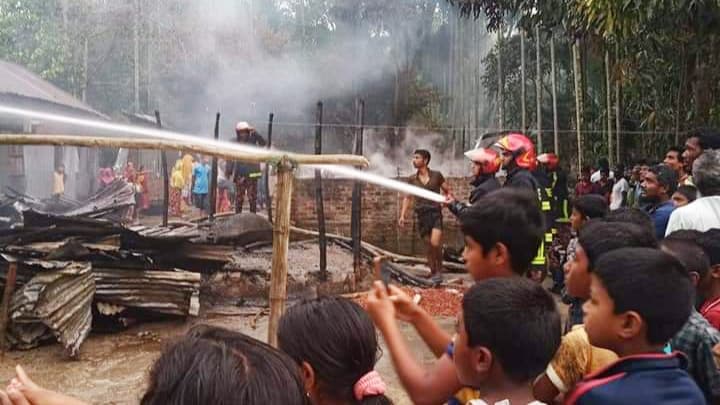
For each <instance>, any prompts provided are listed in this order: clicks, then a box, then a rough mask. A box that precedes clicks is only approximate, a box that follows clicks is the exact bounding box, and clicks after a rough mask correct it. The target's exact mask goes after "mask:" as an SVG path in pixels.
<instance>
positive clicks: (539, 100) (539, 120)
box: [535, 25, 545, 153]
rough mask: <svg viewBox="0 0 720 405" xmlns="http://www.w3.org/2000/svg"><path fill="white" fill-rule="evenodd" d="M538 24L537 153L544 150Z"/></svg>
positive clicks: (537, 29) (536, 79)
mask: <svg viewBox="0 0 720 405" xmlns="http://www.w3.org/2000/svg"><path fill="white" fill-rule="evenodd" d="M541 56H542V55H541V53H540V25H536V26H535V67H536V69H537V70H536V71H535V107H536V110H535V114H536V117H535V118H536V119H537V148H538V153H542V152H545V148H544V145H543V135H542V79H543V76H542V66H541V65H540V57H541Z"/></svg>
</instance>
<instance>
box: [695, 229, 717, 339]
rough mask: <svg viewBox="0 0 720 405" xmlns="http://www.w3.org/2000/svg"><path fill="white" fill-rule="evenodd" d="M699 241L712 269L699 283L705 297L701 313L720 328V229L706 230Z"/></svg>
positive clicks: (701, 292)
mask: <svg viewBox="0 0 720 405" xmlns="http://www.w3.org/2000/svg"><path fill="white" fill-rule="evenodd" d="M697 242H698V244H699V245H700V247H702V248H703V250H704V251H705V254H706V255H707V256H708V258H709V259H710V271H709V272H708V274H707V276H706V277H704V278H703V279H702V280H700V283H699V291H700V294H701V295H702V296H703V298H704V299H705V301H704V302H703V304H702V306H701V307H700V313H701V314H702V316H704V317H705V319H707V320H708V322H710V324H711V325H712V326H714V327H715V329H720V229H711V230H709V231H705V232H704V233H703V234H702V235H700V237H699V238H698V240H697Z"/></svg>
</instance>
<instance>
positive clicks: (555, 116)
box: [550, 32, 560, 156]
mask: <svg viewBox="0 0 720 405" xmlns="http://www.w3.org/2000/svg"><path fill="white" fill-rule="evenodd" d="M550 70H551V73H550V75H551V78H552V107H553V147H554V149H555V154H556V155H558V156H560V143H559V139H558V132H559V126H558V111H557V83H556V79H555V33H554V32H551V33H550Z"/></svg>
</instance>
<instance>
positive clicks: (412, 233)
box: [291, 178, 470, 254]
mask: <svg viewBox="0 0 720 405" xmlns="http://www.w3.org/2000/svg"><path fill="white" fill-rule="evenodd" d="M401 180H406V179H401ZM447 181H448V183H449V184H450V187H451V189H452V191H453V194H455V195H456V196H457V197H458V198H459V199H462V200H466V199H467V197H468V195H469V193H470V185H469V184H468V181H469V179H466V178H448V179H447ZM352 188H353V181H352V180H348V179H323V201H324V206H325V207H324V208H325V224H326V227H327V231H328V232H330V233H338V234H341V235H346V236H350V216H351V210H352V202H351V201H352ZM401 204H402V194H400V193H398V192H397V191H394V190H390V189H387V188H383V187H379V186H375V185H372V184H367V183H365V184H363V193H362V233H363V240H365V241H367V242H370V243H373V244H376V245H378V246H380V247H383V248H385V249H388V250H391V251H393V252H400V253H403V254H420V253H422V252H423V251H424V243H423V242H422V240H420V238H419V237H418V235H417V229H416V228H415V216H414V215H413V213H412V207H411V209H410V210H409V212H408V214H409V215H408V217H409V218H408V223H407V224H406V225H405V227H404V228H399V227H398V225H397V220H398V218H399V217H400V208H401ZM291 220H292V222H293V223H294V224H295V225H297V226H299V227H302V228H308V229H317V214H316V212H315V182H314V180H313V179H311V178H296V179H295V183H294V190H293V200H292V207H291ZM443 228H444V231H445V233H444V240H445V243H446V244H447V245H449V246H453V247H456V248H459V247H461V246H462V236H461V235H460V231H459V224H458V222H457V221H456V219H455V217H454V215H452V214H451V213H450V211H448V210H447V209H444V210H443Z"/></svg>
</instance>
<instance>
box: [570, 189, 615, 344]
mask: <svg viewBox="0 0 720 405" xmlns="http://www.w3.org/2000/svg"><path fill="white" fill-rule="evenodd" d="M607 212H608V205H607V202H606V201H605V199H604V198H603V197H602V196H599V195H595V194H588V195H583V196H580V197H578V198H576V199H575V200H574V201H573V203H572V213H571V214H570V226H571V227H572V230H573V232H574V233H575V235H577V234H578V232H580V230H581V229H582V228H583V226H585V224H586V223H587V222H588V221H589V220H591V219H595V218H603V217H604V216H605V215H606V214H607ZM577 241H578V238H577V237H574V238H572V239H571V240H570V242H569V243H568V246H567V249H566V252H567V258H566V261H565V263H570V262H572V261H573V259H574V258H575V249H576V246H577ZM563 284H564V280H563ZM562 298H563V302H564V303H566V304H568V305H569V307H568V320H567V323H566V324H565V332H566V333H567V332H568V331H569V330H570V328H572V326H573V325H577V324H581V323H582V302H581V301H579V300H578V299H577V298H573V297H572V296H570V295H568V294H567V293H566V292H563V295H562Z"/></svg>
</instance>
